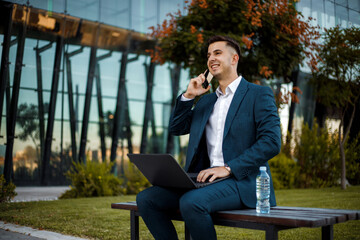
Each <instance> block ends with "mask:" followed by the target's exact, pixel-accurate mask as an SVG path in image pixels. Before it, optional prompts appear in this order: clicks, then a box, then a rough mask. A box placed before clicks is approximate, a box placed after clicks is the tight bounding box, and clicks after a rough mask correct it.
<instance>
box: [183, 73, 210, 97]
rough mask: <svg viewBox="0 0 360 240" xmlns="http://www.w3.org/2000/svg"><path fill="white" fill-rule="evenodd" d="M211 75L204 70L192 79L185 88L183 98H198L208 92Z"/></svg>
mask: <svg viewBox="0 0 360 240" xmlns="http://www.w3.org/2000/svg"><path fill="white" fill-rule="evenodd" d="M211 79H212V75H211V73H210V72H209V70H206V71H205V72H204V73H202V74H200V75H199V76H198V77H196V78H192V79H191V80H190V83H189V85H188V87H187V90H186V92H185V93H184V97H186V98H189V99H193V98H195V97H196V96H200V95H202V94H204V93H206V92H207V91H209V90H210V84H209V83H210V81H211Z"/></svg>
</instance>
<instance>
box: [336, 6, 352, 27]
mask: <svg viewBox="0 0 360 240" xmlns="http://www.w3.org/2000/svg"><path fill="white" fill-rule="evenodd" d="M335 16H336V18H335V24H336V25H340V26H341V27H343V28H346V27H347V25H348V19H349V14H348V9H347V8H345V7H342V6H340V5H335Z"/></svg>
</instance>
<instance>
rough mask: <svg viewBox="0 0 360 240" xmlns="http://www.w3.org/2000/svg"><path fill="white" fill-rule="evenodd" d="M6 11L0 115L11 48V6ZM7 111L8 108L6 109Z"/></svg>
mask: <svg viewBox="0 0 360 240" xmlns="http://www.w3.org/2000/svg"><path fill="white" fill-rule="evenodd" d="M6 8H8V11H6V12H2V14H3V16H2V17H3V19H4V20H5V21H6V23H7V24H5V25H4V40H3V44H2V54H1V68H0V114H1V115H2V112H3V105H4V94H5V90H6V86H7V85H8V84H7V82H8V76H10V75H9V74H10V73H9V64H10V62H9V51H10V46H11V30H12V9H13V5H12V4H9V6H7V7H6ZM7 109H8V108H7ZM1 123H2V118H1V119H0V130H1Z"/></svg>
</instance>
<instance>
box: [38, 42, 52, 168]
mask: <svg viewBox="0 0 360 240" xmlns="http://www.w3.org/2000/svg"><path fill="white" fill-rule="evenodd" d="M38 43H39V42H38ZM51 47H52V42H50V43H49V44H47V45H45V46H43V47H40V48H39V46H36V47H35V48H34V50H35V56H36V77H37V95H38V108H39V110H38V118H39V133H40V136H39V138H40V149H41V150H42V149H44V139H45V119H44V100H43V87H42V83H43V80H42V62H41V53H42V52H44V51H46V50H48V49H50V48H51ZM42 154H43V152H42V151H40V159H42ZM39 169H41V167H40V166H39Z"/></svg>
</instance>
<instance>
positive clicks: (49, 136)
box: [40, 36, 64, 185]
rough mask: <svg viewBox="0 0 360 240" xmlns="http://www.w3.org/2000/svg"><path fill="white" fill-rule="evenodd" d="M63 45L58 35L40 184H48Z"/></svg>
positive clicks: (62, 40) (61, 38)
mask: <svg viewBox="0 0 360 240" xmlns="http://www.w3.org/2000/svg"><path fill="white" fill-rule="evenodd" d="M63 47H64V38H63V37H62V36H58V37H57V40H56V50H55V59H54V68H53V76H52V85H51V95H50V103H49V114H48V115H49V117H48V121H47V130H46V137H45V144H44V149H43V151H44V152H43V159H42V169H41V179H40V182H41V184H42V185H47V184H48V180H49V179H48V177H49V170H50V157H51V144H52V140H53V131H54V121H55V107H56V99H57V93H58V87H59V74H60V65H61V55H62V52H63Z"/></svg>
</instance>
